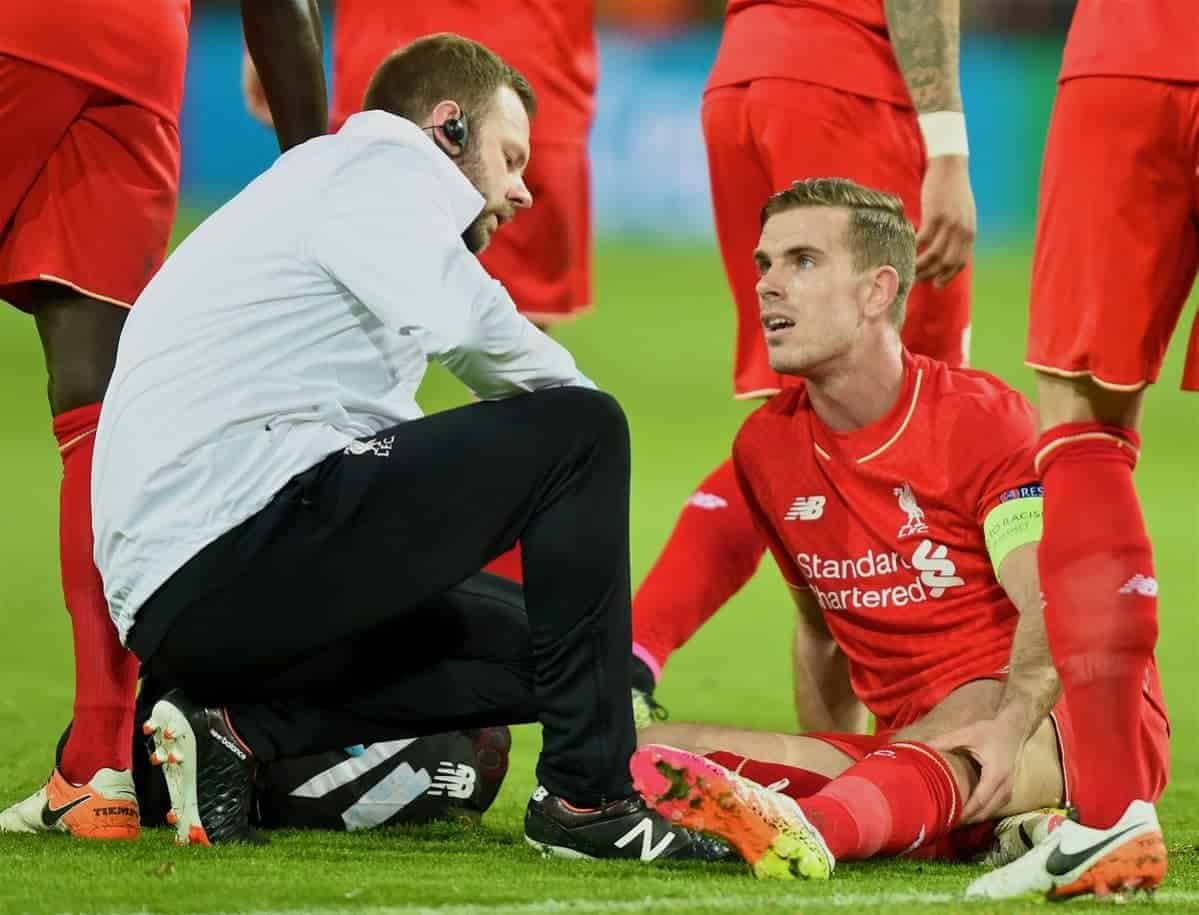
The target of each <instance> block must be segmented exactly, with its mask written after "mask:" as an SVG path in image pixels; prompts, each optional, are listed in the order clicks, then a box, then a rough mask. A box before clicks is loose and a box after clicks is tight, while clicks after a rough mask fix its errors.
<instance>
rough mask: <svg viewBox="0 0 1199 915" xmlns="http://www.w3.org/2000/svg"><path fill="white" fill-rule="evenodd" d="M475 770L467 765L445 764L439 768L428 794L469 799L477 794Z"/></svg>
mask: <svg viewBox="0 0 1199 915" xmlns="http://www.w3.org/2000/svg"><path fill="white" fill-rule="evenodd" d="M476 777H477V776H476V775H475V770H474V769H472V768H471V767H470V766H468V765H466V763H457V764H455V763H452V762H443V763H441V764H440V765H439V766H438V767H437V774H436V775H434V776H433V784H431V785H430V786H429V790H428V792H427V793H428V794H432V795H435V796H438V797H442V796H444V797H456V798H459V799H463V798H468V797H470V796H471V795H472V794H474V793H475V779H476Z"/></svg>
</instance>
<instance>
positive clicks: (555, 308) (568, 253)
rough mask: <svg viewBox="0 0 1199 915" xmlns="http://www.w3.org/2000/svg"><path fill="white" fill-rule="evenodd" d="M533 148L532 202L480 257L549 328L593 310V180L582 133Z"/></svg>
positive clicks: (501, 567)
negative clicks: (534, 149) (576, 136)
mask: <svg viewBox="0 0 1199 915" xmlns="http://www.w3.org/2000/svg"><path fill="white" fill-rule="evenodd" d="M533 129H534V132H536V130H537V127H536V122H535V124H534V128H533ZM533 146H534V147H535V148H536V150H537V155H536V156H534V157H533V159H532V160H530V162H529V168H528V171H526V172H525V184H526V185H528V188H529V192H530V193H531V194H532V195H533V202H534V204H535V206H534V207H533V208H532V209H530V210H527V211H525V212H522V213H519V214H517V217H516V219H515V220H514V221H513V223H512V224H511V225H510V226H505V228H504V231H503V232H499V233H497V234H496V236H495V239H494V240H493V241H492V243H491V244H490V245H488V247H487V250H486V251H484V252H483V254H482V257H481V260H482V262H483V266H484V267H486V268H487V271H488V272H489V273H490V274H491V275H492V276H494V277H495V278H496V279H498V280H499V281H500V282H501V283H503V284H504V288H506V289H507V290H508V293H509V294H510V295H511V296H512V300H513V301H514V302H516V307H517V308H518V309H519V310H520V313H521V314H523V315H524V316H525V317H526V318H528V319H529V320H530V321H532V322H533V323H534V324H536V325H537V326H538V327H540V328H542V329H543V330H548V329H549V328H550V327H552V326H553V325H554V324H556V323H557V322H559V321H567V320H570V319H572V318H576V317H579V316H580V315H583V314H586V313H587V311H588V310H589V309H590V308H591V287H592V283H591V186H590V185H591V178H590V169H589V167H588V161H587V138H586V137H585V136H584V137H580V138H578V139H577V140H574V141H564V140H562V139H560V138H557V137H549V138H541V137H538V136H534V137H533ZM521 562H522V558H521V550H520V544H519V543H518V544H517V545H516V546H515V547H513V548H512V549H511V550H509V551H508V552H506V553H504V554H503V555H502V556H498V557H496V559H494V560H493V561H492V562H490V563H488V565H487V571H488V572H490V573H492V574H494V575H502V576H503V577H504V578H507V579H510V580H512V581H516V582H520V581H521V580H522V578H523V572H522V568H521Z"/></svg>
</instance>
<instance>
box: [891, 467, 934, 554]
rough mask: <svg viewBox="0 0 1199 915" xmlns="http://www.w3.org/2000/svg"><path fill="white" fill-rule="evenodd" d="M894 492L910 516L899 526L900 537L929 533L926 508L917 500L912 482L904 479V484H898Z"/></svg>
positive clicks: (900, 505)
mask: <svg viewBox="0 0 1199 915" xmlns="http://www.w3.org/2000/svg"><path fill="white" fill-rule="evenodd" d="M892 492H894V493H895V495H896V496H897V497H898V499H899V507H900V509H902V510H903V511H904V512H906V513H907V516H908V520H907V521H905V522H904V523H903V525H902V526H901V527H900V528H899V539H900V540H902V539H903V538H905V537H914V536H915V535H916V534H927V533H928V525H927V524H925V523H924V509H922V508H921V507H920V503H919V502H917V501H916V494H915V493H914V492H912V484H911V483H908V482H907V481H904V484H903V485H902V486H896V487H895V488H894V489H893V490H892Z"/></svg>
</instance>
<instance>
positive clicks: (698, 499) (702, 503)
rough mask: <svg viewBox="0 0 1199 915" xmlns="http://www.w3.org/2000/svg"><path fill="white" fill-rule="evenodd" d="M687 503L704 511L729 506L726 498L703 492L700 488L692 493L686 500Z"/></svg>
mask: <svg viewBox="0 0 1199 915" xmlns="http://www.w3.org/2000/svg"><path fill="white" fill-rule="evenodd" d="M687 504H688V505H693V506H695V507H696V508H702V509H704V510H705V511H716V510H717V509H718V508H728V507H729V503H728V501H727V500H725V499H722V498H721V497H720V496H718V495H716V494H714V493H710V492H703V491H702V490H701V491H700V492H697V493H694V494H693V495H692V496H691V498H690V499H688V500H687Z"/></svg>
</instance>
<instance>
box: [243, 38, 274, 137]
mask: <svg viewBox="0 0 1199 915" xmlns="http://www.w3.org/2000/svg"><path fill="white" fill-rule="evenodd" d="M241 91H242V94H243V95H245V97H246V110H247V111H248V112H250V114H251V115H252V116H253V118H254V120H256V121H258V122H260V123H262V124H265V125H266V126H267V127H270V128H271V129H274V127H275V119H274V118H272V117H271V106H270V105H268V104H267V101H266V90H265V89H263V88H262V80H260V79H259V78H258V69H257V68H256V67H255V66H254V61H253V60H252V59H251V58H250V52H249V51H246V52H245V53H243V54H242V59H241Z"/></svg>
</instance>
